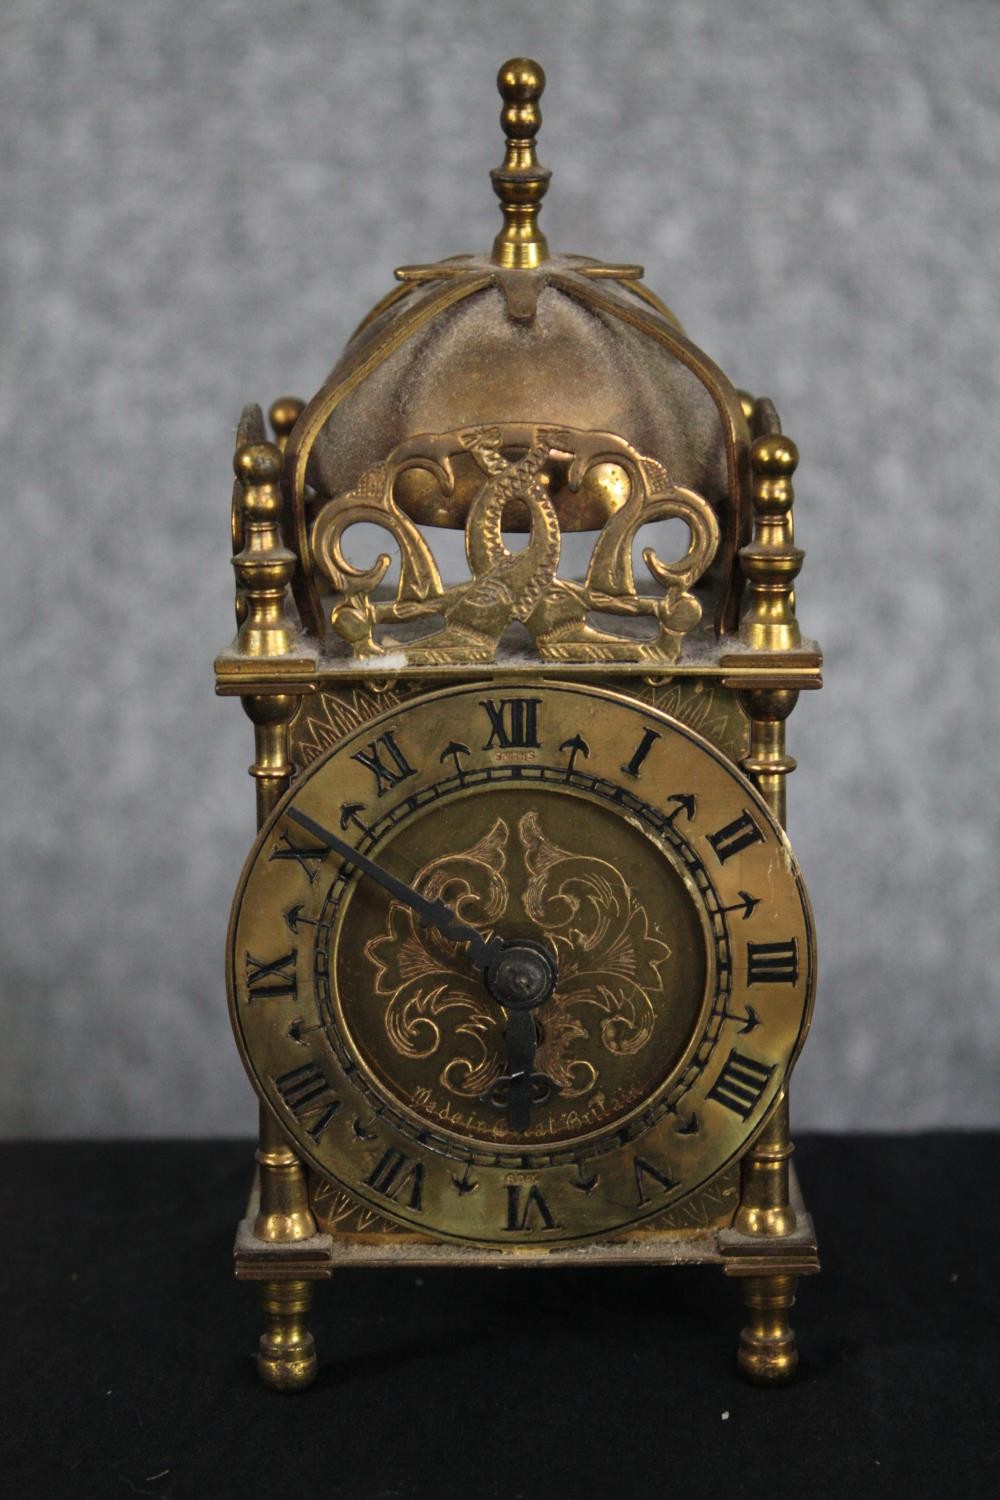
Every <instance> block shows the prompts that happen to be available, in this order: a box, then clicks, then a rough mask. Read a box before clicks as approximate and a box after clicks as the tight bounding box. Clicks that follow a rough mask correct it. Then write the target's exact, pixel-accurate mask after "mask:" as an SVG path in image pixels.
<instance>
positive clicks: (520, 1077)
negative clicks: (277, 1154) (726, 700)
mask: <svg viewBox="0 0 1000 1500" xmlns="http://www.w3.org/2000/svg"><path fill="white" fill-rule="evenodd" d="M815 967H816V965H815V944H814V937H813V928H812V919H811V916H810V912H809V907H808V902H807V898H806V895H805V890H804V887H803V884H802V881H801V878H800V876H799V874H798V870H797V866H796V864H795V860H794V857H793V855H792V853H791V850H790V848H789V846H788V843H787V841H786V840H785V837H784V835H783V833H782V832H781V830H780V829H779V828H778V826H777V825H776V823H775V822H774V820H773V818H772V817H771V815H770V813H769V812H768V810H767V808H766V807H765V805H764V803H763V802H762V801H761V799H760V798H759V797H758V796H757V794H756V793H755V792H754V790H753V789H752V788H751V786H750V785H749V783H748V782H747V781H746V780H745V778H743V777H742V776H741V775H740V774H739V773H738V771H736V770H735V769H734V767H733V766H732V765H731V764H730V763H729V762H728V761H727V760H726V759H725V757H724V756H722V755H721V754H720V753H719V752H717V751H716V750H714V749H713V748H712V746H711V745H710V744H709V743H708V742H707V741H705V740H703V739H702V738H701V737H700V736H698V735H697V734H695V733H694V732H693V731H691V730H689V729H687V728H685V727H684V726H683V725H681V724H679V723H677V722H676V721H674V720H672V719H670V718H668V717H667V716H666V715H664V714H661V713H659V712H657V711H656V710H654V709H651V708H649V707H647V706H646V705H644V704H641V703H639V702H637V701H633V700H631V699H628V698H624V697H622V696H620V695H617V694H614V693H610V692H607V691H602V690H599V689H595V688H589V687H586V686H577V685H558V686H557V685H554V684H548V683H536V684H532V685H530V686H529V685H525V684H523V683H508V684H504V683H503V682H498V681H493V682H491V683H489V684H479V685H478V686H475V685H474V686H463V687H458V688H448V689H445V690H443V691H440V692H436V693H431V694H428V695H427V696H425V697H422V698H418V699H413V700H410V701H409V702H406V703H404V704H403V705H402V706H401V707H399V708H397V709H394V710H393V711H392V712H391V713H389V714H386V715H384V716H382V717H381V718H380V719H378V720H375V721H373V722H371V723H369V724H367V725H366V726H365V727H364V728H363V729H361V730H359V731H358V732H357V733H355V734H354V735H352V736H350V737H349V738H347V739H345V740H344V741H342V742H341V743H340V744H339V745H337V746H335V747H334V748H333V749H332V750H331V751H330V752H329V753H328V754H327V755H326V756H325V757H324V758H323V759H322V760H320V761H318V762H317V763H316V764H315V765H314V766H313V767H311V768H310V770H309V772H308V773H307V774H306V775H304V776H303V777H302V779H301V780H300V781H298V782H296V783H295V784H294V785H293V786H292V788H291V790H290V791H289V793H288V794H287V796H286V797H285V798H284V799H283V801H282V802H281V803H280V804H279V806H278V807H277V809H276V810H275V813H274V815H273V817H272V818H271V819H270V821H269V823H268V824H267V825H266V827H265V828H264V829H263V831H262V833H261V835H260V837H259V839H258V841H257V844H256V846H255V848H254V850H253V851H252V853H251V856H250V859H249V860H248V863H247V866H246V869H245V871H244V874H243V878H242V880H241V883H240V887H239V890H238V892H237V896H236V901H235V905H234V910H233V917H232V922H231V927H230V936H229V962H228V969H229V994H230V1006H231V1011H232V1017H233V1024H234V1027H235V1030H236V1035H237V1038H238V1040H239V1044H240V1048H241V1051H242V1054H243V1057H244V1061H245V1063H246V1066H247V1068H248V1071H249V1072H250V1075H251V1078H252V1079H253V1081H254V1084H255V1086H256V1088H257V1089H258V1091H259V1092H260V1094H261V1095H262V1097H263V1098H264V1099H266V1100H267V1102H268V1103H269V1104H270V1106H271V1107H272V1109H273V1110H274V1112H275V1114H276V1115H277V1117H278V1119H279V1120H280V1121H281V1122H282V1124H283V1126H284V1128H285V1129H286V1131H287V1132H288V1134H289V1136H290V1138H291V1139H292V1141H293V1142H294V1145H295V1148H296V1150H297V1151H298V1152H299V1153H300V1155H301V1156H303V1157H304V1158H305V1159H306V1160H307V1161H309V1162H310V1164H311V1165H312V1166H313V1167H314V1168H315V1169H316V1170H317V1171H318V1172H319V1173H321V1174H322V1175H323V1176H324V1177H326V1178H328V1179H330V1180H331V1181H333V1182H334V1183H336V1184H338V1185H339V1186H341V1187H343V1188H345V1189H347V1190H348V1191H349V1192H350V1193H352V1194H353V1195H355V1196H356V1197H357V1198H359V1199H361V1200H362V1201H364V1202H365V1203H367V1204H368V1205H369V1206H370V1207H371V1208H373V1209H375V1210H376V1211H377V1212H378V1213H380V1214H382V1215H384V1216H385V1217H388V1218H390V1219H394V1220H396V1221H398V1222H399V1223H400V1224H401V1225H404V1226H406V1227H407V1228H409V1229H414V1230H418V1231H422V1232H424V1233H426V1234H430V1235H433V1236H438V1237H444V1238H448V1239H453V1240H460V1241H467V1242H473V1243H476V1244H492V1245H496V1246H511V1245H518V1244H532V1245H546V1244H555V1243H560V1242H569V1241H575V1240H581V1239H586V1238H589V1237H593V1236H598V1235H607V1234H610V1233H614V1232H620V1231H622V1230H625V1229H628V1228H629V1227H631V1226H635V1225H639V1224H641V1223H642V1221H644V1220H646V1219H649V1218H650V1217H652V1216H653V1215H655V1214H658V1213H660V1212H661V1211H662V1210H664V1209H666V1208H669V1207H671V1206H673V1205H674V1204H675V1203H677V1202H678V1201H679V1200H680V1199H681V1198H683V1197H684V1196H686V1195H687V1194H689V1193H691V1192H693V1191H695V1190H696V1189H697V1188H699V1187H701V1186H702V1185H703V1184H704V1183H705V1182H707V1181H708V1179H709V1178H711V1177H713V1176H714V1175H715V1174H716V1173H717V1172H719V1171H720V1170H722V1169H723V1168H724V1167H725V1166H726V1164H727V1163H728V1162H729V1161H730V1160H731V1159H732V1158H733V1156H734V1155H735V1154H736V1153H737V1152H738V1151H740V1150H741V1149H742V1148H743V1147H744V1146H745V1145H746V1142H747V1140H748V1138H749V1137H750V1136H751V1135H752V1134H753V1133H754V1131H755V1130H756V1129H757V1128H758V1126H759V1125H761V1124H762V1122H763V1121H764V1119H765V1118H766V1115H767V1113H768V1110H769V1107H770V1106H771V1104H772V1103H773V1102H774V1099H775V1097H776V1095H777V1093H778V1090H779V1089H780V1087H781V1085H782V1083H783V1081H784V1079H785V1077H786V1075H787V1072H788V1069H789V1067H790V1066H791V1063H792V1062H793V1060H794V1058H795V1056H796V1054H797V1052H798V1049H799V1047H800V1046H801V1043H802V1040H803V1038H804V1035H805V1030H806V1027H807V1024H808V1018H809V1012H810V1007H811V1001H812V994H813V989H814V983H815Z"/></svg>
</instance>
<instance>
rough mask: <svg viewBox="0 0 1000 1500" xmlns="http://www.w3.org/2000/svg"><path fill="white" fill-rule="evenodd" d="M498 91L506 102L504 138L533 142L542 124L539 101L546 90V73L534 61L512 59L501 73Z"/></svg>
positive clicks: (501, 120)
mask: <svg viewBox="0 0 1000 1500" xmlns="http://www.w3.org/2000/svg"><path fill="white" fill-rule="evenodd" d="M497 88H498V89H499V91H500V97H501V99H502V100H503V102H504V107H503V110H502V111H501V114H500V123H501V125H502V126H503V128H504V134H505V135H507V136H513V137H514V138H515V139H522V140H523V139H528V140H530V139H531V138H532V137H533V136H534V135H536V134H537V132H538V127H539V125H541V123H542V112H541V110H540V109H539V108H538V101H539V99H540V98H541V97H542V94H543V92H544V90H545V69H544V68H543V67H542V65H541V63H536V62H535V61H534V60H533V59H532V58H530V57H512V58H511V59H510V61H509V62H505V63H504V65H503V67H502V68H501V69H500V71H499V72H498V73H497Z"/></svg>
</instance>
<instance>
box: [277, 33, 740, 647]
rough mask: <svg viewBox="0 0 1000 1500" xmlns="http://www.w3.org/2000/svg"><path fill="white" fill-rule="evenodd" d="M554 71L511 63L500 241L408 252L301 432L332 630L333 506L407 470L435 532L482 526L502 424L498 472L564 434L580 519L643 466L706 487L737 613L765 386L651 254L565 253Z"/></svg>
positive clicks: (550, 497)
mask: <svg viewBox="0 0 1000 1500" xmlns="http://www.w3.org/2000/svg"><path fill="white" fill-rule="evenodd" d="M544 83H545V77H544V73H543V71H542V69H541V68H540V66H539V65H538V64H537V63H534V62H531V61H530V60H527V59H515V60H513V61H511V62H509V63H506V64H505V65H504V66H503V67H502V68H501V69H500V73H499V75H498V87H499V89H500V94H501V97H502V99H503V109H502V111H501V117H500V118H501V124H502V126H503V128H504V132H505V136H506V156H505V159H504V161H503V163H502V165H501V166H500V167H497V168H495V169H494V170H493V172H492V173H491V177H492V181H493V188H494V191H495V192H496V194H497V197H498V198H499V200H500V207H501V211H502V214H503V226H502V228H501V230H500V232H499V234H498V235H497V238H496V240H495V242H494V244H493V247H492V251H491V252H490V253H483V254H480V255H459V256H455V257H453V258H451V259H448V260H444V261H440V262H437V263H435V264H430V265H411V266H403V267H401V268H400V269H398V270H397V271H396V278H397V281H398V285H397V286H396V287H395V288H394V290H393V291H391V292H390V293H389V294H388V295H387V296H386V297H385V298H383V299H382V301H381V302H380V303H378V304H377V306H376V307H375V308H374V309H373V310H372V311H371V312H370V313H369V314H368V316H367V317H366V318H365V319H364V320H363V322H362V323H361V324H360V326H359V327H358V329H357V330H356V331H355V333H354V335H353V336H352V338H351V339H350V341H349V343H348V345H347V347H346V349H345V350H344V353H343V354H342V356H341V358H340V359H339V361H338V362H337V364H336V365H335V366H334V369H333V370H332V372H331V374H330V376H329V378H328V379H327V380H326V382H325V383H324V385H323V386H322V388H321V389H320V391H319V392H318V393H317V394H316V396H314V397H313V399H312V400H311V401H310V402H309V403H308V404H307V405H306V406H305V408H304V410H302V412H301V415H300V416H299V417H298V420H297V421H296V422H295V425H294V427H293V429H292V431H291V434H290V436H289V438H288V442H287V445H286V448H285V459H284V473H283V488H284V492H285V498H286V506H287V512H286V514H287V522H288V528H289V532H290V535H289V541H290V542H291V543H292V544H293V545H294V547H295V550H296V552H297V555H298V558H299V559H300V572H299V576H298V578H297V581H296V596H297V599H298V602H299V608H300V612H301V613H302V615H303V618H304V622H305V623H306V625H307V626H309V627H311V628H312V629H313V630H314V631H315V632H316V633H321V632H322V629H323V625H322V621H323V608H322V605H321V601H320V595H321V593H322V592H323V590H324V588H325V587H326V585H325V583H324V576H323V575H324V573H325V575H326V580H327V582H329V581H331V580H332V582H333V585H334V588H335V590H336V586H337V584H338V582H340V581H342V580H341V572H338V567H337V564H336V562H335V561H334V562H331V561H330V558H329V556H328V558H327V564H326V566H325V568H324V564H323V560H322V557H320V556H319V553H318V550H317V533H316V523H317V520H318V518H319V517H320V515H321V513H322V511H323V509H324V507H328V506H329V503H330V502H332V501H335V500H337V501H338V502H339V503H341V504H343V503H344V501H345V500H347V499H350V500H351V502H352V503H353V504H354V506H355V507H357V505H358V504H360V505H362V507H363V506H364V505H365V504H366V503H368V502H370V500H371V498H372V494H373V492H374V489H375V488H378V486H380V485H383V486H384V485H385V484H388V485H389V486H390V491H391V492H390V493H388V494H387V495H386V496H385V498H384V501H383V504H384V505H385V506H386V507H390V506H391V508H392V509H393V511H394V512H396V513H398V514H399V515H402V516H404V517H406V518H407V520H408V521H409V522H411V523H412V524H413V525H414V526H416V527H418V528H420V530H421V532H424V533H425V534H427V533H428V532H433V529H434V528H460V529H466V530H468V525H467V523H468V522H469V518H470V507H472V506H473V504H474V502H475V500H476V497H477V495H479V494H481V491H482V488H483V482H484V462H487V465H488V462H489V461H488V460H484V457H483V451H482V448H483V442H484V441H485V442H486V444H487V447H489V446H490V445H492V451H493V452H494V453H495V459H494V460H493V462H494V467H495V469H496V470H497V472H499V469H500V467H501V466H504V465H506V472H507V473H508V474H511V473H513V472H514V470H515V469H516V467H517V465H518V464H519V463H521V462H526V461H527V457H526V456H527V455H528V454H530V452H531V451H532V450H533V448H534V447H535V446H537V444H538V443H539V442H540V441H542V438H541V437H540V434H548V435H549V436H548V437H547V438H545V439H544V441H546V442H548V441H549V439H550V438H551V442H550V443H549V456H548V460H547V462H546V463H545V464H544V465H543V466H542V467H541V469H540V470H539V472H538V474H537V475H536V476H535V478H536V479H537V483H538V484H540V485H542V486H543V487H544V491H545V497H546V500H547V502H548V504H549V510H548V512H547V514H548V515H549V518H550V520H552V519H553V518H554V524H557V525H558V528H559V530H560V531H561V532H580V531H600V530H601V528H603V527H605V525H606V523H607V522H608V521H609V520H610V518H611V517H612V516H614V515H615V514H616V513H617V512H619V511H621V510H623V509H624V508H625V507H626V506H627V504H628V502H629V498H630V496H631V495H632V494H633V492H634V490H635V488H636V484H637V477H636V476H637V473H638V472H639V470H640V469H641V471H642V474H643V476H644V482H646V481H650V476H655V477H654V480H653V482H654V483H659V485H660V488H661V489H662V487H663V485H664V484H668V485H669V486H672V487H677V488H680V489H681V490H683V491H685V492H692V493H693V495H694V496H695V497H700V499H701V500H702V501H704V502H705V504H706V505H707V507H708V508H709V510H710V511H711V513H712V516H713V517H714V520H715V523H716V524H717V528H718V536H717V538H715V539H713V544H712V548H711V551H712V556H711V559H710V561H709V563H708V565H707V566H706V567H705V568H704V571H703V572H702V573H701V575H700V576H699V577H698V578H697V579H694V580H692V582H693V584H694V587H695V590H696V593H697V596H698V598H699V601H700V605H701V608H702V610H703V613H704V617H705V621H706V623H711V624H713V625H714V629H715V631H716V632H717V633H722V632H724V631H728V630H732V629H733V628H734V627H735V624H736V620H737V610H738V603H739V597H738V596H739V590H740V586H741V574H740V571H739V565H738V561H737V553H738V550H739V548H740V547H741V546H742V545H743V544H744V543H745V542H747V541H748V540H749V537H750V532H751V529H752V527H751V522H752V505H751V498H750V487H749V474H748V452H749V445H750V428H749V426H748V417H749V416H750V414H751V403H750V401H749V398H744V399H742V400H741V397H740V394H739V393H738V392H737V391H736V390H735V389H734V387H733V386H732V385H731V383H730V382H729V381H728V380H727V379H726V377H725V376H724V375H723V374H722V372H721V371H720V370H719V369H718V368H717V367H716V366H715V365H714V364H713V363H712V361H711V360H710V359H709V358H708V357H707V356H706V355H705V354H704V353H703V352H702V351H701V350H700V349H698V348H697V347H696V346H695V345H694V344H693V343H691V342H690V340H689V339H688V338H687V337H686V335H685V334H684V332H683V330H682V328H681V326H680V324H679V323H678V321H677V319H676V318H675V317H674V315H673V314H672V313H671V312H670V310H669V309H668V308H667V307H666V306H665V305H664V304H663V303H662V302H661V301H660V300H659V298H658V297H657V296H655V295H654V293H652V292H651V291H650V290H649V289H648V288H647V287H646V286H645V285H644V284H643V281H642V275H643V272H642V267H641V266H636V265H610V264H606V263H604V262H602V261H599V260H595V259H592V258H590V257H586V256H581V255H558V254H552V253H550V251H549V248H548V245H547V243H546V240H545V236H544V234H543V233H542V231H541V229H540V228H539V223H538V216H539V210H540V207H541V201H542V198H543V197H544V194H545V192H546V190H547V187H548V181H549V176H550V174H549V172H548V171H547V169H546V168H544V167H542V166H541V165H540V164H539V162H538V160H537V158H536V153H535V135H536V133H537V131H538V127H539V125H540V123H541V111H540V109H539V106H538V101H539V98H540V96H541V93H542V90H543V88H544ZM558 434H563V435H564V437H565V441H563V442H562V443H561V445H560V442H559V440H558V437H557V436H556V435H558ZM602 437H603V438H607V439H609V441H606V442H603V441H602ZM583 450H586V452H587V454H588V457H587V460H586V462H583V461H581V456H580V455H581V452H582V451H583ZM387 463H389V464H390V465H391V468H392V475H391V479H390V480H388V481H387V480H386V476H385V465H386V464H387ZM510 488H511V493H510V495H509V497H508V499H507V501H506V503H505V506H504V509H503V515H502V530H503V532H504V533H505V534H509V533H518V532H521V533H535V532H537V531H538V521H537V517H536V519H535V520H533V519H532V514H531V506H530V504H529V503H528V502H527V501H526V500H525V497H524V494H523V493H522V492H521V490H520V489H519V487H518V485H516V484H513V485H511V487H510ZM358 514H359V515H360V513H358ZM388 529H390V530H391V529H392V528H391V527H389V528H388ZM338 537H339V533H338ZM397 540H398V538H397ZM692 545H693V544H692ZM467 548H468V538H467ZM338 555H339V554H338ZM341 571H342V570H341ZM383 571H384V570H383ZM629 576H630V577H631V574H630V575H629ZM654 576H655V575H654Z"/></svg>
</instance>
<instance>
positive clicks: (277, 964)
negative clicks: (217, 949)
mask: <svg viewBox="0 0 1000 1500" xmlns="http://www.w3.org/2000/svg"><path fill="white" fill-rule="evenodd" d="M297 953H298V949H297V948H290V949H289V951H288V952H287V953H283V954H282V955H281V957H280V958H276V959H274V960H273V961H272V962H266V961H265V960H264V959H260V958H254V956H253V954H252V953H250V952H248V953H247V956H246V986H247V999H248V1000H277V999H280V998H281V997H283V996H285V995H290V996H291V998H292V999H293V1000H294V999H295V997H296V995H297V994H298V988H299V981H298V976H297V974H296V972H295V959H296V955H297Z"/></svg>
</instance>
